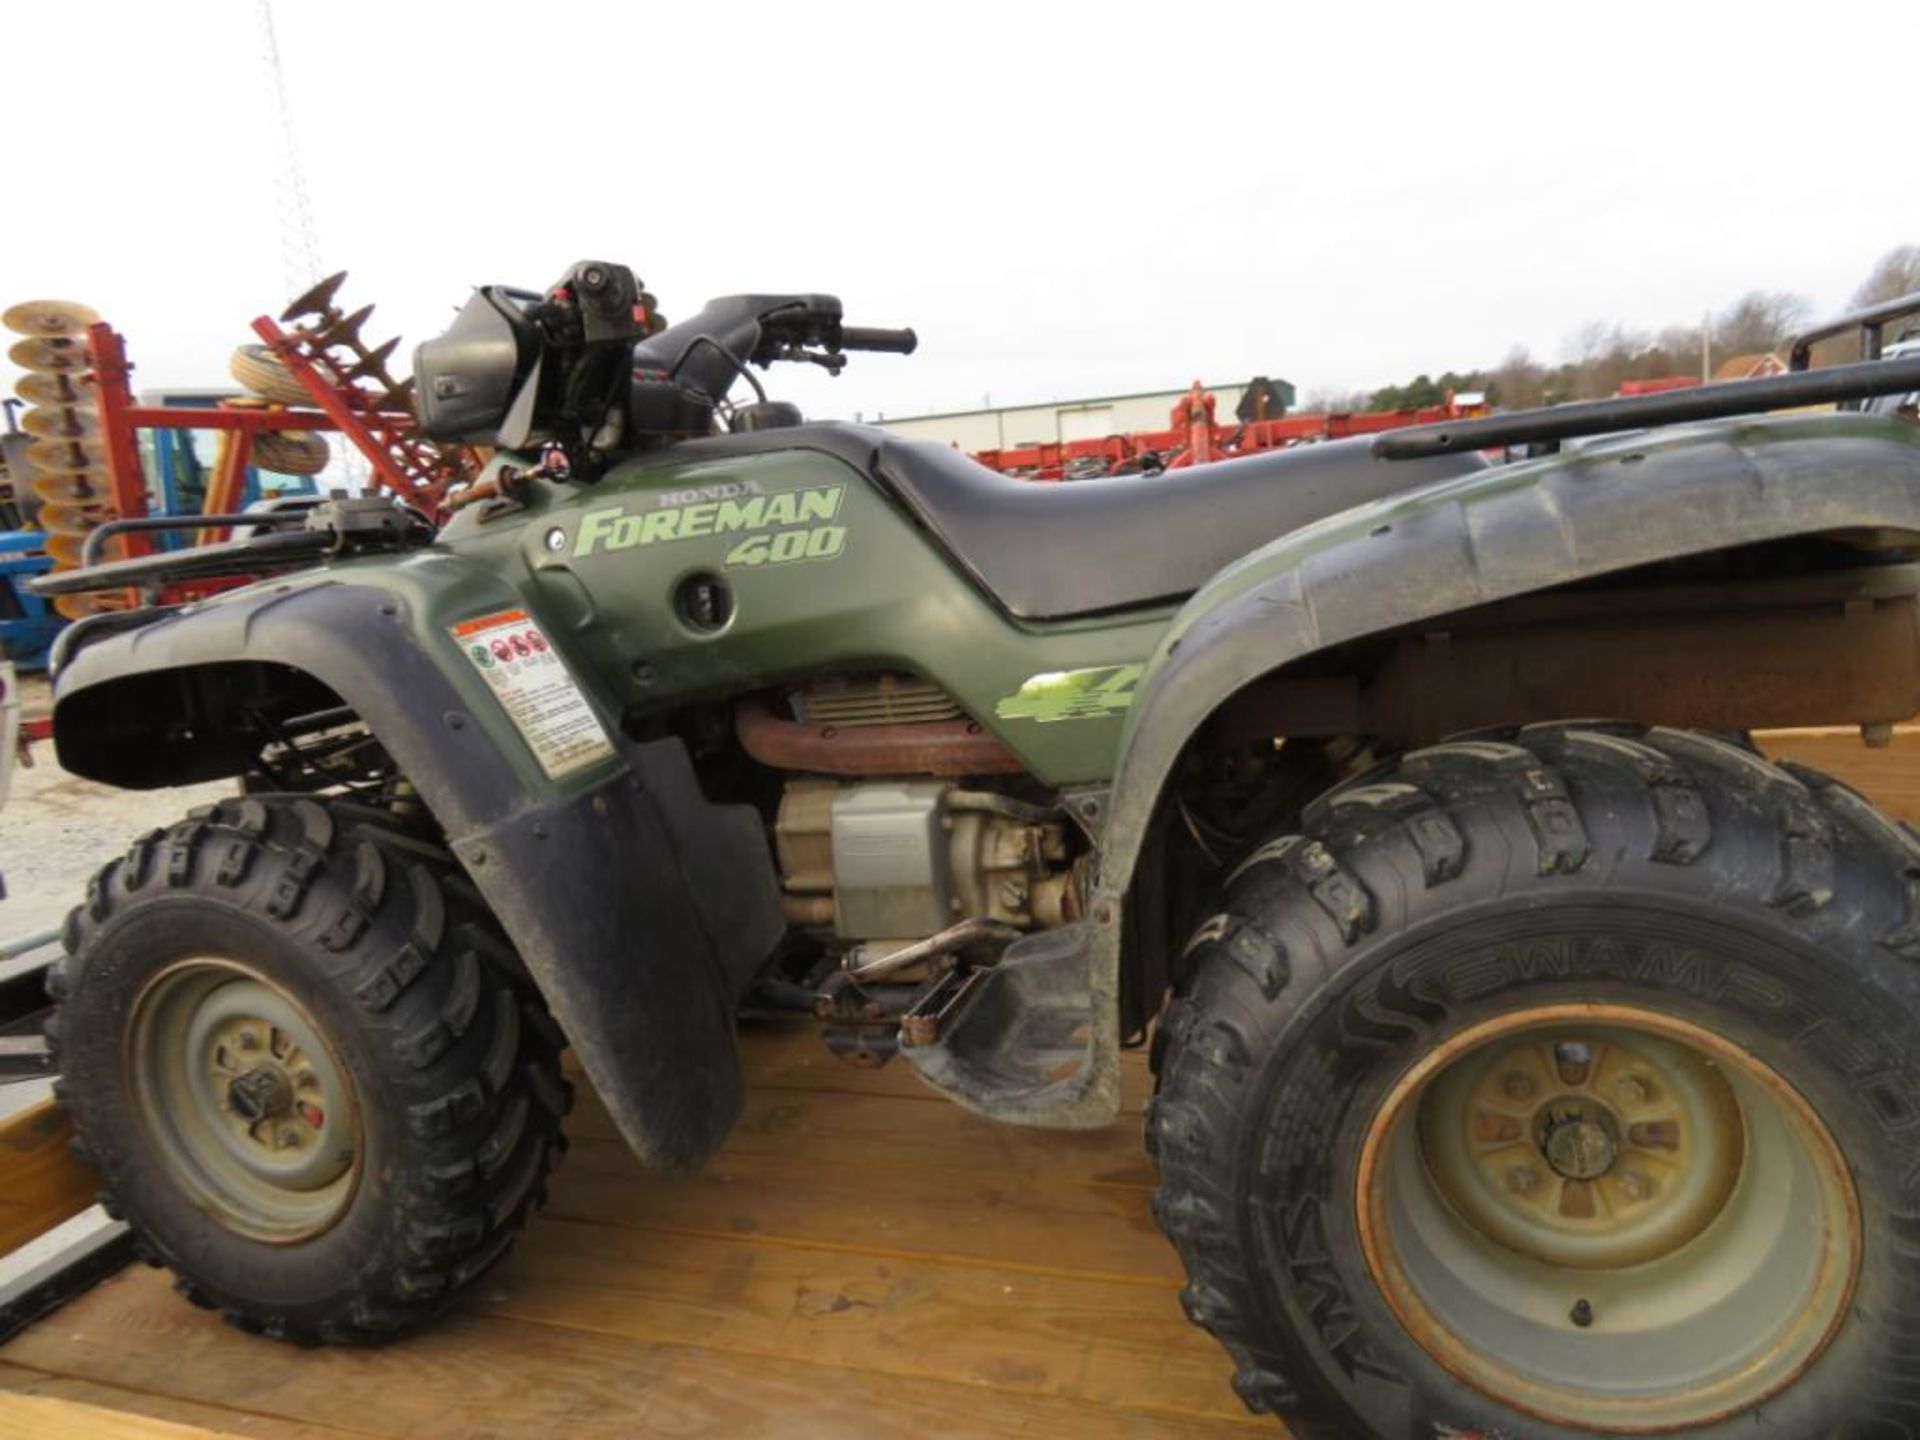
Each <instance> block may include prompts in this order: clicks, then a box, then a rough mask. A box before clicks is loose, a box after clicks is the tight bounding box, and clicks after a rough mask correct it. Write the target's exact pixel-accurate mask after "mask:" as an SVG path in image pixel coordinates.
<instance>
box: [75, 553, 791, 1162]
mask: <svg viewBox="0 0 1920 1440" xmlns="http://www.w3.org/2000/svg"><path fill="white" fill-rule="evenodd" d="M510 608H527V606H526V601H525V599H524V598H523V597H522V596H521V595H519V594H518V593H517V592H515V591H514V590H512V589H511V588H509V587H508V586H507V585H506V584H505V583H504V582H503V581H502V580H501V579H499V578H498V577H497V576H494V575H491V574H489V573H487V572H486V571H484V570H483V569H481V568H480V567H478V566H476V565H475V564H473V563H472V562H470V561H466V560H462V559H459V558H457V557H454V556H449V555H444V554H427V555H419V556H415V557H412V558H410V559H409V560H407V561H406V562H404V563H400V564H396V563H393V562H385V563H380V564H370V565H365V566H351V567H342V568H341V569H339V570H336V571H333V572H328V573H321V572H316V573H315V574H314V575H313V576H310V577H309V576H302V577H299V578H298V579H295V580H292V581H289V582H283V583H279V584H276V585H274V586H273V587H272V588H271V589H269V588H267V587H265V586H261V587H256V588H254V589H250V590H246V591H241V592H236V593H234V594H232V595H230V596H224V597H221V598H219V599H217V600H215V601H212V602H209V603H206V604H203V605H200V606H194V607H189V608H187V609H185V610H180V611H173V612H153V613H152V614H151V617H150V618H148V617H142V619H143V620H144V623H136V624H133V625H131V626H123V628H119V629H117V630H110V631H108V632H106V633H101V634H99V635H98V638H93V639H91V640H89V638H88V637H87V636H86V634H84V633H82V634H81V635H80V636H78V637H77V639H76V643H74V644H72V645H69V646H68V647H67V649H68V653H67V654H66V655H65V657H64V661H63V664H62V666H61V669H60V671H59V674H58V678H57V682H56V691H55V694H56V702H55V711H54V717H55V718H54V736H55V741H56V744H57V746H58V748H59V755H60V761H61V764H62V765H63V766H65V767H66V768H68V769H69V770H72V771H75V772H76V773H78V774H82V775H86V776H89V777H90V778H93V779H97V780H102V781H104V782H106V783H108V784H115V785H125V786H133V787H136V788H146V787H153V786H160V785H176V784H183V783H187V782H189V781H193V780H204V779H208V778H212V777H214V776H217V775H222V774H235V773H238V772H239V771H240V770H242V769H244V768H245V767H246V766H247V765H248V764H249V763H250V761H251V760H252V758H253V757H252V754H251V753H249V751H250V750H252V751H257V749H258V737H257V735H256V736H254V737H253V738H252V740H251V744H250V745H243V744H241V743H238V740H237V739H234V738H229V739H227V740H224V741H223V740H222V739H220V738H219V737H217V736H210V735H209V733H208V731H207V728H206V725H205V723H204V722H205V718H206V716H207V714H208V712H209V710H210V708H211V707H210V706H209V697H217V696H221V695H223V694H225V693H226V691H225V690H224V689H223V687H228V688H230V687H232V686H234V685H235V684H236V683H240V682H244V687H245V688H246V689H248V690H249V691H250V692H252V693H255V694H258V693H259V692H260V689H261V687H262V686H266V687H268V688H269V689H271V687H273V686H275V685H279V686H282V687H284V690H283V692H282V693H283V694H289V695H290V696H292V697H298V698H299V699H300V700H301V701H302V702H309V701H311V699H312V698H313V697H314V696H316V695H321V696H324V695H325V694H326V692H331V694H332V696H337V697H338V701H339V703H344V704H345V705H347V706H350V707H351V708H352V709H353V711H354V712H355V713H356V714H357V715H358V716H359V717H360V719H361V720H363V721H364V722H365V723H366V724H367V725H368V726H369V727H370V728H371V730H372V731H373V733H374V734H375V735H376V736H377V737H378V738H379V740H380V741H381V743H382V744H383V745H384V746H385V747H386V749H387V750H388V752H389V753H390V754H391V755H392V757H393V759H394V760H395V762H396V763H397V764H398V765H399V767H400V768H401V770H402V771H403V772H404V773H405V775H406V776H407V778H408V780H409V781H411V782H412V784H413V785H414V786H415V788H416V789H417V790H418V792H419V794H420V796H421V798H422V799H423V800H424V801H425V802H426V804H427V806H428V807H429V808H430V809H431V811H432V813H433V815H434V817H435V818H436V819H437V820H438V821H439V823H440V825H441V826H442V827H443V829H444V831H445V833H446V836H447V840H448V842H449V844H450V845H451V847H452V849H453V852H454V854H455V855H456V856H458V858H459V859H460V861H461V863H462V864H463V865H464V866H465V867H466V872H467V874H468V875H469V876H471V877H472V879H473V881H474V882H475V884H476V885H477V886H478V887H479V889H480V891H481V892H482V894H483V895H484V896H485V897H486V900H487V902H488V903H489V904H490V905H491V906H492V907H493V909H494V911H495V913H496V914H497V915H498V917H499V919H500V922H501V924H502V925H503V926H504V927H505V928H506V930H507V933H508V934H509V935H510V936H511V937H512V939H513V941H514V944H515V946H516V947H517V948H518V950H519V953H520V955H521V957H522V959H523V960H524V961H525V963H526V965H527V968H528V970H529V971H530V972H531V973H532V976H533V978H534V980H535V982H536V983H537V984H538V985H539V987H540V990H541V991H542V993H543V994H544V995H545V997H546V999H547V1001H548V1004H549V1005H550V1006H551V1008H552V1011H553V1014H554V1016H555V1017H556V1018H557V1019H558V1021H559V1022H560V1024H561V1026H562V1028H563V1029H564V1030H565V1032H566V1034H567V1038H568V1040H569V1041H570V1043H571V1044H572V1045H573V1047H574V1050H575V1052H576V1053H577V1054H578V1056H579V1058H580V1062H581V1064H582V1065H583V1066H584V1067H585V1069H586V1072H587V1074H588V1077H589V1078H590V1079H591V1080H592V1081H593V1084H594V1086H595V1088H596V1089H597V1090H598V1091H599V1093H600V1095H601V1097H602V1099H603V1100H604V1101H605V1103H606V1105H607V1108H608V1110H609V1111H610V1112H611V1113H612V1115H613V1117H614V1119H615V1121H616V1122H617V1123H618V1125H619V1127H620V1130H621V1133H622V1134H623V1135H624V1136H625V1137H626V1139H627V1140H628V1142H629V1143H630V1144H631V1145H632V1146H633V1148H634V1150H635V1151H636V1152H637V1153H638V1154H639V1155H640V1157H641V1158H642V1159H643V1160H646V1161H648V1162H649V1163H652V1164H656V1165H686V1164H692V1163H694V1162H695V1161H697V1160H699V1159H701V1158H702V1157H703V1156H705V1155H706V1154H707V1153H708V1152H709V1151H711V1150H712V1149H713V1148H714V1147H715V1146H716V1145H718V1144H719V1142H720V1141H721V1140H722V1139H723V1138H724V1137H725V1135H726V1133H727V1131H728V1130H729V1129H730V1128H731V1126H732V1124H733V1122H734V1120H735V1118H736V1117H737V1115H738V1113H739V1107H740V1098H741V1083H740V1074H739V1064H738V1060H737V1057H736V1054H735V1049H734V1035H733V1032H734V1022H733V1016H734V1009H735V1005H736V1003H737V1001H738V998H739V994H740V992H741V990H742V989H743V988H744V986H745V984H746V983H747V981H748V980H749V979H750V978H751V976H752V974H753V972H754V970H755V969H756V968H757V966H758V964H759V962H760V961H761V960H762V959H764V958H765V956H766V955H767V954H768V953H769V952H770V951H771V949H772V948H773V946H774V945H775V944H776V943H777V941H778V939H779V936H780V934H781V933H782V930H783V928H784V927H783V922H782V919H781V915H780V908H779V889H778V882H777V878H776V876H775V874H774V870H773V865H772V860H771V857H770V856H769V854H768V851H767V844H766V840H765V838H764V835H763V834H762V831H761V827H760V823H759V819H758V816H757V815H756V814H755V813H754V812H753V811H752V810H751V809H750V808H748V807H744V806H715V805H712V804H709V803H708V802H707V801H706V800H705V798H704V797H703V796H702V795H701V793H700V789H699V786H698V784H697V782H696V779H695V776H694V773H693V769H692V766H691V763H690V761H689V759H688V756H687V754H686V750H685V747H684V746H683V745H682V744H681V743H680V742H679V741H678V740H663V741H656V742H652V743H648V744H633V743H631V742H627V741H625V740H623V739H621V738H620V737H619V729H618V726H617V725H616V724H614V723H613V722H612V717H610V716H608V715H606V714H605V713H604V707H602V706H600V705H598V703H597V702H594V701H593V697H592V693H591V688H592V687H591V686H590V685H589V686H588V687H587V690H588V694H589V700H590V702H592V703H595V706H596V709H597V710H599V711H600V712H601V719H602V721H603V722H604V723H605V728H606V730H607V732H608V734H609V736H610V737H612V739H613V744H614V746H615V747H616V752H617V753H616V755H614V756H612V757H609V758H607V759H604V760H600V761H597V762H595V763H594V764H592V765H591V766H589V767H587V768H585V769H582V770H578V771H575V772H573V773H570V774H567V775H565V776H563V777H562V778H561V779H560V780H557V781H556V780H550V779H548V778H547V776H546V774H545V772H544V771H543V770H542V769H541V767H540V765H539V763H538V762H537V760H536V758H535V756H534V755H533V752H532V751H531V750H530V748H529V747H528V745H527V743H526V741H525V740H523V739H522V738H521V736H520V734H519V732H518V731H517V730H516V729H515V728H514V727H513V725H512V723H511V722H510V721H509V720H508V718H507V716H506V713H505V711H504V710H503V709H502V708H501V705H500V703H499V701H498V700H497V699H496V698H495V697H494V695H493V693H492V691H491V690H490V689H489V687H488V685H487V684H486V682H485V680H484V679H483V678H482V677H481V675H480V673H479V671H478V670H477V669H476V668H475V666H474V665H473V663H472V662H470V661H469V659H468V658H467V656H466V655H465V654H464V653H463V652H462V649H461V647H460V646H459V645H458V644H457V643H456V642H455V641H454V640H453V638H452V636H451V635H450V633H449V627H450V626H451V625H453V624H454V623H456V622H458V621H461V620H465V619H469V618H471V617H474V616H477V615H484V614H488V613H490V612H493V611H497V610H505V609H510ZM545 629H546V633H547V635H548V638H549V639H550V641H552V642H553V643H554V644H555V645H556V646H558V647H559V648H560V649H561V650H562V651H563V652H564V649H565V637H564V634H560V633H556V630H557V627H555V626H553V625H548V626H546V627H545ZM574 670H575V677H576V679H580V678H582V677H581V673H580V671H579V668H578V667H577V666H576V667H574ZM320 687H324V690H322V689H321V688H320ZM268 698H269V700H270V699H271V697H270V696H269V697H268ZM323 703H324V702H323ZM282 709H283V714H284V706H283V707H282Z"/></svg>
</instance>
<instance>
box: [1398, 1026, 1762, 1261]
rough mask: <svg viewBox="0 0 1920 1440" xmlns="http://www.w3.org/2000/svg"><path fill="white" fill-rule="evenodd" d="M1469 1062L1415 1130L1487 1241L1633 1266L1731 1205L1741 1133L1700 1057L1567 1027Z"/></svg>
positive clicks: (1426, 1097)
mask: <svg viewBox="0 0 1920 1440" xmlns="http://www.w3.org/2000/svg"><path fill="white" fill-rule="evenodd" d="M1470 1058H1471V1063H1469V1061H1468V1060H1462V1061H1461V1062H1459V1063H1458V1064H1456V1065H1454V1066H1450V1067H1448V1069H1447V1070H1446V1072H1445V1073H1444V1074H1442V1075H1439V1076H1437V1077H1435V1079H1434V1081H1433V1082H1432V1083H1431V1085H1429V1086H1428V1087H1427V1089H1426V1091H1425V1092H1424V1094H1423V1095H1422V1098H1421V1100H1420V1103H1419V1106H1418V1111H1417V1119H1416V1124H1417V1126H1418V1129H1419V1135H1420V1149H1421V1156H1422V1159H1423V1161H1424V1163H1425V1165H1426V1168H1427V1170H1428V1172H1429V1173H1430V1174H1431V1175H1432V1177H1433V1179H1434V1182H1435V1184H1436V1185H1437V1186H1438V1187H1439V1189H1440V1190H1441V1192H1442V1193H1443V1194H1444V1196H1445V1198H1446V1200H1447V1203H1448V1204H1449V1205H1450V1206H1451V1207H1452V1208H1453V1209H1454V1210H1455V1211H1457V1212H1458V1213H1459V1214H1460V1215H1461V1216H1462V1217H1463V1218H1465V1219H1466V1220H1467V1222H1468V1223H1469V1224H1471V1225H1472V1226H1473V1227H1474V1228H1475V1229H1476V1230H1478V1231H1479V1232H1480V1233H1481V1234H1482V1235H1484V1236H1485V1237H1486V1238H1488V1239H1489V1240H1492V1241H1493V1242H1495V1243H1496V1244H1499V1245H1502V1246H1506V1247H1508V1248H1510V1249H1513V1250H1517V1251H1519V1252H1520V1253H1521V1254H1524V1255H1530V1256H1532V1257H1534V1258H1536V1259H1539V1260H1544V1261H1548V1262H1551V1263H1553V1264H1559V1265H1570V1266H1575V1267H1579V1268H1583V1269H1594V1268H1606V1267H1609V1266H1619V1265H1631V1264H1639V1263H1642V1262H1645V1261H1648V1260H1651V1259H1655V1258H1657V1257H1658V1256H1660V1255H1663V1254H1669V1253H1671V1252H1672V1251H1674V1250H1676V1249H1678V1248H1680V1247H1681V1246H1683V1245H1685V1244H1686V1243H1687V1242H1688V1241H1690V1240H1692V1239H1693V1237H1694V1236H1696V1235H1698V1234H1699V1233H1700V1232H1701V1231H1702V1230H1703V1229H1705V1228H1706V1226H1707V1225H1708V1224H1710V1223H1711V1222H1712V1220H1713V1218H1714V1216H1716V1215H1717V1214H1719V1213H1720V1210H1721V1209H1722V1207H1723V1206H1724V1205H1725V1204H1726V1202H1727V1197H1728V1195H1729V1193H1730V1192H1731V1190H1732V1187H1733V1184H1734V1181H1735V1180H1736V1179H1737V1178H1738V1175H1739V1171H1740V1165H1741V1160H1742V1156H1743V1153H1744V1152H1743V1145H1744V1138H1743V1137H1744V1134H1745V1131H1744V1128H1743V1126H1742V1123H1741V1120H1740V1114H1739V1107H1738V1105H1737V1104H1736V1103H1735V1102H1734V1099H1733V1095H1732V1092H1731V1091H1730V1090H1729V1089H1728V1087H1727V1083H1726V1081H1725V1080H1724V1079H1723V1078H1722V1077H1721V1075H1720V1074H1719V1073H1718V1071H1717V1070H1716V1069H1715V1067H1714V1066H1712V1065H1710V1064H1707V1063H1706V1062H1705V1061H1704V1060H1702V1059H1700V1058H1698V1057H1697V1056H1690V1055H1689V1054H1688V1053H1687V1052H1686V1051H1684V1050H1681V1049H1679V1048H1678V1047H1674V1046H1669V1045H1663V1044H1662V1043H1661V1042H1660V1041H1659V1040H1658V1039H1657V1038H1652V1037H1648V1038H1645V1039H1642V1038H1638V1037H1635V1036H1631V1035H1627V1034H1624V1033H1620V1032H1613V1033H1609V1034H1607V1035H1605V1036H1601V1035H1598V1034H1596V1033H1595V1032H1592V1031H1590V1030H1580V1029H1574V1028H1567V1029H1561V1030H1547V1031H1540V1032H1534V1033H1528V1034H1526V1035H1525V1036H1523V1037H1519V1038H1516V1039H1514V1040H1512V1041H1510V1042H1508V1043H1506V1044H1505V1045H1499V1046H1491V1047H1488V1049H1487V1050H1486V1051H1485V1052H1484V1053H1481V1054H1478V1055H1476V1056H1474V1057H1470Z"/></svg>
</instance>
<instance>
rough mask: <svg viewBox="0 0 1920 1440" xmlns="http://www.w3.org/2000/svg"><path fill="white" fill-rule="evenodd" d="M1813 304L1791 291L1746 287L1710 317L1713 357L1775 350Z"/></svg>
mask: <svg viewBox="0 0 1920 1440" xmlns="http://www.w3.org/2000/svg"><path fill="white" fill-rule="evenodd" d="M1812 313H1813V306H1812V305H1811V304H1809V303H1808V301H1807V298H1806V296H1804V295H1796V294H1794V293H1793V292H1792V291H1790V290H1749V291H1748V292H1747V293H1746V294H1745V295H1742V296H1741V297H1740V298H1739V299H1738V300H1736V301H1734V302H1733V304H1732V305H1730V306H1728V307H1727V308H1726V309H1725V310H1723V311H1721V312H1720V313H1719V314H1718V315H1716V316H1714V319H1713V353H1714V355H1715V357H1716V359H1725V358H1727V357H1729V356H1733V355H1754V354H1759V353H1762V352H1765V351H1769V350H1777V349H1779V348H1780V346H1782V345H1784V344H1785V343H1786V342H1787V341H1788V340H1789V339H1790V338H1792V336H1793V333H1794V332H1795V331H1796V330H1799V329H1801V328H1802V327H1803V326H1804V325H1805V324H1806V322H1807V317H1808V316H1809V315H1811V314H1812Z"/></svg>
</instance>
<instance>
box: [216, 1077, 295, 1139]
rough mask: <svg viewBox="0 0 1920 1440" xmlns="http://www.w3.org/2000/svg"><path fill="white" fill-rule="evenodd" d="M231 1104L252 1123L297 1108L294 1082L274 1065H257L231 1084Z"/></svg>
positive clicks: (242, 1117)
mask: <svg viewBox="0 0 1920 1440" xmlns="http://www.w3.org/2000/svg"><path fill="white" fill-rule="evenodd" d="M227 1107H228V1108H229V1109H231V1110H232V1111H233V1113H234V1114H236V1115H238V1116H239V1117H240V1118H241V1119H242V1120H245V1121H247V1122H248V1124H249V1125H251V1124H252V1123H253V1122H254V1121H256V1120H265V1119H267V1118H268V1117H269V1116H273V1115H284V1114H286V1113H287V1111H289V1110H291V1109H292V1108H293V1085H292V1084H291V1082H289V1081H288V1079H287V1077H286V1075H285V1074H284V1073H283V1072H282V1071H281V1070H280V1069H279V1068H278V1067H277V1066H273V1065H256V1066H255V1067H254V1068H253V1069H251V1070H249V1071H247V1073H246V1074H244V1075H242V1076H240V1077H239V1078H238V1079H237V1080H235V1081H234V1082H233V1083H232V1084H231V1085H229V1086H227Z"/></svg>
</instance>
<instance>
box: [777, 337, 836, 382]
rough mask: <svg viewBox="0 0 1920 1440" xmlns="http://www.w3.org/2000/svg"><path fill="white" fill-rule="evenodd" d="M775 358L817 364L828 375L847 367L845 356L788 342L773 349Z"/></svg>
mask: <svg viewBox="0 0 1920 1440" xmlns="http://www.w3.org/2000/svg"><path fill="white" fill-rule="evenodd" d="M773 358H774V359H776V360H804V361H806V362H807V363H808V364H810V365H818V366H819V367H820V368H821V369H822V370H825V371H826V372H827V373H828V374H829V375H838V374H839V373H840V372H841V371H842V370H844V369H846V368H847V357H846V356H844V355H840V354H836V353H834V352H832V351H827V350H809V349H807V347H806V346H804V345H801V344H798V343H794V342H788V343H787V344H784V345H781V346H780V347H779V348H778V349H776V350H775V351H774V354H773Z"/></svg>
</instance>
